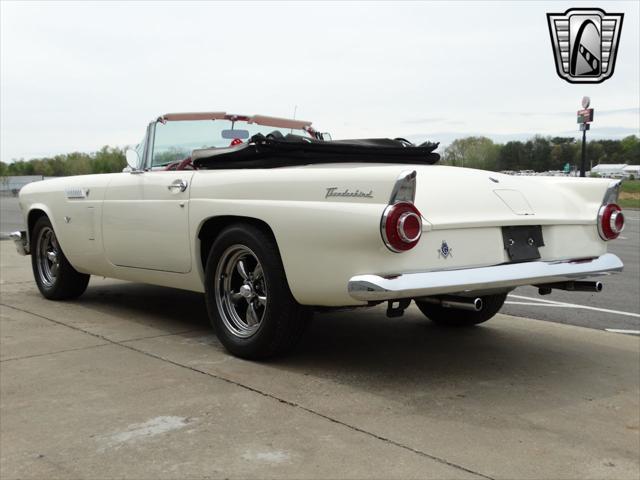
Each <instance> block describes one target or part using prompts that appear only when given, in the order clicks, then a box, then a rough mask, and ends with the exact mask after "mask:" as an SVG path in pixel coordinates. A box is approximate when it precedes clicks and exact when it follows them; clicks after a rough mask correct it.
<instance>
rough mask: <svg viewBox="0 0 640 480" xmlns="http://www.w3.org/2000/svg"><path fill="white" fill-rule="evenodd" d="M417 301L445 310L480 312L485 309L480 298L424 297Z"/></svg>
mask: <svg viewBox="0 0 640 480" xmlns="http://www.w3.org/2000/svg"><path fill="white" fill-rule="evenodd" d="M417 300H419V301H421V302H427V303H433V304H435V305H440V306H442V307H445V308H457V309H460V310H470V311H472V312H479V311H480V310H482V308H483V307H484V304H483V302H482V298H480V297H476V298H473V297H454V296H443V297H422V298H418V299H417Z"/></svg>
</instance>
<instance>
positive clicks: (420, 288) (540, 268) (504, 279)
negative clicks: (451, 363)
mask: <svg viewBox="0 0 640 480" xmlns="http://www.w3.org/2000/svg"><path fill="white" fill-rule="evenodd" d="M623 266H624V265H623V264H622V261H621V260H620V259H619V258H618V257H617V256H616V255H614V254H612V253H606V254H604V255H602V256H600V257H597V258H592V259H574V260H565V261H560V262H526V263H510V264H505V265H495V266H492V267H480V268H466V269H462V270H445V271H434V272H417V273H402V274H398V275H356V276H355V277H352V278H351V279H350V280H349V283H348V291H349V295H351V297H352V298H355V299H356V300H363V301H382V300H396V299H401V298H416V297H426V296H430V295H442V294H446V293H466V292H473V291H475V290H487V289H494V288H513V287H519V286H522V285H542V284H545V283H554V282H563V281H568V280H577V279H580V278H585V277H591V276H596V275H608V274H610V273H614V272H621V271H622V269H623Z"/></svg>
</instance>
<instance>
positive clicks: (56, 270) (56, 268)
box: [51, 263, 59, 277]
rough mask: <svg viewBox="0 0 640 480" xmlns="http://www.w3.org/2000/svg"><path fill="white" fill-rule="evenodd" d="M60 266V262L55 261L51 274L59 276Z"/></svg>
mask: <svg viewBox="0 0 640 480" xmlns="http://www.w3.org/2000/svg"><path fill="white" fill-rule="evenodd" d="M58 268H59V267H58V264H57V263H53V264H52V265H51V275H52V276H53V277H57V276H58Z"/></svg>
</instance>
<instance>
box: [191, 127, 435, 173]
mask: <svg viewBox="0 0 640 480" xmlns="http://www.w3.org/2000/svg"><path fill="white" fill-rule="evenodd" d="M438 145H439V144H438V143H431V142H425V143H423V144H421V145H417V146H416V145H413V144H412V143H410V142H408V141H406V140H403V139H397V140H392V139H390V138H371V139H363V140H332V141H325V140H316V139H311V138H307V137H302V136H298V135H291V134H289V135H286V136H280V137H275V136H272V135H268V136H267V137H265V136H263V135H261V134H257V135H254V136H253V137H251V139H250V140H249V142H248V143H243V144H241V145H238V146H234V147H228V148H211V149H204V150H195V151H194V152H193V165H194V166H195V167H196V168H199V169H233V168H277V167H291V166H298V165H309V164H318V163H414V164H423V165H424V164H427V165H432V164H434V163H436V162H437V161H438V160H440V155H439V154H437V153H434V152H433V151H434V150H435V149H436V148H438Z"/></svg>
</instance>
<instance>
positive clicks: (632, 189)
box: [618, 180, 640, 208]
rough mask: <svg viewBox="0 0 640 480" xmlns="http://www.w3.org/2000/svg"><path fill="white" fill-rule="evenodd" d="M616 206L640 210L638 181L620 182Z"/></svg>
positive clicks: (639, 184)
mask: <svg viewBox="0 0 640 480" xmlns="http://www.w3.org/2000/svg"><path fill="white" fill-rule="evenodd" d="M618 204H619V205H620V206H621V207H622V208H640V180H625V181H624V182H622V189H621V190H620V199H619V200H618Z"/></svg>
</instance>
